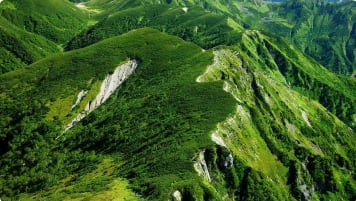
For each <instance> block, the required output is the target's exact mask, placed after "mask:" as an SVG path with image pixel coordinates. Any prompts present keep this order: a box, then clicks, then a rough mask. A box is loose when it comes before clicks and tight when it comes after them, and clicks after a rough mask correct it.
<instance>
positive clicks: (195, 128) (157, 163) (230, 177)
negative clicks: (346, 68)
mask: <svg viewBox="0 0 356 201" xmlns="http://www.w3.org/2000/svg"><path fill="white" fill-rule="evenodd" d="M9 2H12V1H6V0H5V1H4V2H2V4H3V3H9ZM19 2H20V1H19ZM53 2H57V0H55V1H52V3H53ZM109 2H112V3H111V5H112V7H110V4H109ZM160 2H161V4H162V5H158V4H157V2H155V1H123V0H116V1H106V0H91V1H89V2H87V3H85V4H83V5H85V6H88V7H87V8H86V9H82V11H80V13H81V14H78V15H79V16H82V14H83V13H84V15H88V17H89V15H90V19H86V17H83V18H82V17H79V18H78V19H79V21H80V20H83V21H82V22H83V24H81V25H79V27H81V26H83V27H82V28H78V27H73V30H72V31H73V32H71V33H70V34H69V35H68V40H67V39H66V40H67V41H68V43H66V42H65V41H64V40H63V41H64V43H65V44H66V48H65V49H64V51H63V52H62V51H58V52H56V51H54V52H53V53H50V54H48V55H40V56H38V57H37V58H36V59H35V60H33V62H29V63H30V64H29V65H27V64H22V66H17V63H16V62H17V61H18V62H23V60H22V58H20V59H19V60H14V59H12V57H9V60H10V61H13V62H14V63H13V64H15V65H14V66H15V67H16V68H7V69H8V72H4V73H3V74H0V167H1V168H0V194H1V199H2V200H5V201H6V200H72V199H87V200H98V199H99V200H125V199H128V200H345V199H346V200H347V199H349V200H353V199H354V198H356V194H355V192H356V182H355V174H354V173H355V163H356V161H355V159H354V157H353V156H354V155H355V154H356V149H355V147H356V146H355V145H356V138H355V132H354V129H355V125H356V109H355V108H356V106H355V103H356V81H355V79H354V78H352V77H348V76H346V75H342V74H335V73H332V72H331V71H329V70H328V69H326V68H325V67H324V66H323V65H322V64H320V63H318V62H317V61H316V60H315V59H314V58H312V57H311V56H307V55H305V53H304V50H303V49H300V48H299V47H298V46H297V45H295V44H293V43H291V42H290V41H289V40H288V39H286V38H284V37H282V36H280V37H279V36H275V33H274V32H272V33H269V31H267V30H263V29H262V31H261V30H256V29H247V28H246V27H247V26H248V25H249V23H250V22H251V21H248V20H247V21H246V19H247V18H245V17H246V16H244V15H242V16H239V18H237V17H234V16H233V15H230V14H226V13H227V12H230V11H229V9H225V7H224V5H226V4H223V3H219V2H220V1H219V2H217V3H216V4H214V5H213V4H212V3H213V2H212V1H204V2H205V3H206V4H204V2H199V3H198V4H199V5H197V6H192V5H193V4H196V2H194V1H189V2H182V1H160ZM224 2H225V1H224ZM296 2H297V4H298V2H299V1H296ZM42 3H43V2H42ZM100 3H102V4H100ZM225 3H226V2H225ZM228 3H231V4H233V3H235V4H236V5H237V7H232V8H238V9H242V7H241V5H243V8H248V10H249V12H253V13H255V14H256V13H257V14H258V13H260V14H261V13H266V12H269V11H270V9H271V7H270V5H269V4H268V3H264V2H261V3H260V4H259V5H258V6H256V5H255V3H251V2H249V1H244V2H230V1H229V2H228ZM288 3H290V2H286V3H278V4H274V6H277V5H286V4H288ZM65 4H66V5H69V4H68V2H67V3H65ZM148 4H150V6H149V7H146V5H148ZM4 5H5V4H4ZM8 5H9V4H8ZM33 5H43V4H33ZM143 5H145V6H143ZM209 5H210V6H213V7H214V6H215V8H216V10H214V9H213V8H211V7H210V8H208V6H209ZM236 5H235V6H236ZM302 5H303V6H306V5H304V4H302ZM340 5H341V4H340ZM350 5H352V4H350ZM72 6H74V5H71V6H70V7H71V8H72ZM204 6H205V7H204ZM341 6H342V5H341ZM0 8H1V4H0ZM38 8H39V7H38ZM232 8H231V9H232ZM333 8H334V7H333V6H331V7H330V9H331V10H333ZM1 9H2V8H1ZM93 9H94V10H93ZM303 9H304V8H303ZM303 9H302V11H303ZM62 11H63V10H62ZM222 11H224V12H226V13H225V14H222V13H223V12H222ZM245 11H247V10H245ZM7 12H10V10H8V11H7ZM14 12H15V13H11V14H9V15H8V16H14V15H16V12H20V11H18V10H17V11H14ZM21 12H24V13H23V14H21V15H23V16H27V15H28V13H26V12H27V11H26V9H23V10H21ZM73 12H79V11H78V9H76V8H74V10H73ZM39 13H41V12H39ZM53 13H55V12H53ZM42 14H43V13H42ZM40 15H41V14H40ZM40 15H39V16H40ZM293 15H294V12H293V13H291V16H293ZM30 16H31V15H30ZM37 17H38V16H37ZM252 17H253V18H248V19H249V20H251V19H256V16H252ZM257 17H263V15H258V16H257ZM272 17H273V16H272ZM165 18H167V19H168V20H165ZM2 19H3V21H4V22H7V21H8V20H7V19H5V18H4V17H0V20H2ZM64 19H65V18H64ZM273 19H277V18H273ZM265 20H266V19H265ZM65 21H66V20H63V22H61V23H65ZM170 21H171V22H170ZM8 23H9V24H11V23H10V22H8ZM88 23H89V24H88ZM90 23H92V24H91V25H90ZM251 25H253V26H259V25H258V24H251ZM253 26H252V27H253ZM283 26H284V25H283ZM303 26H304V25H303ZM9 27H10V28H11V26H9ZM85 27H87V28H85ZM6 28H7V27H6ZM12 29H13V30H19V29H18V28H16V27H15V28H12ZM44 30H45V29H44ZM49 30H51V29H49ZM80 31H81V32H80ZM282 31H283V30H282ZM79 32H80V33H79ZM0 33H1V32H0ZM73 33H75V34H73ZM76 33H77V34H76ZM20 34H29V35H30V36H34V37H35V36H37V37H39V38H40V39H39V40H43V41H47V39H46V38H44V37H43V36H39V35H41V34H39V33H36V32H27V31H26V30H24V31H23V32H22V31H21V32H20ZM45 35H46V36H48V35H47V34H45ZM74 35H76V36H74ZM70 38H71V39H70ZM8 39H9V37H8V36H7V37H5V38H4V41H5V42H8V41H9V40H8ZM18 39H19V42H20V43H23V41H22V40H20V39H21V38H20V37H18ZM58 39H59V38H58ZM69 39H70V40H69ZM295 39H297V38H295ZM298 40H299V39H298ZM61 43H62V42H61ZM64 43H63V44H64ZM51 44H53V43H51ZM54 44H55V45H59V43H58V41H57V42H56V43H54ZM352 46H353V45H352V42H350V47H352ZM7 48H8V50H7V51H13V50H14V48H12V46H11V44H10V45H8V46H7ZM31 48H32V46H31ZM31 48H27V49H26V48H25V50H26V51H28V52H29V53H31V54H34V55H36V54H39V52H38V51H37V50H35V49H36V48H34V47H33V48H32V49H31ZM333 51H334V50H333ZM336 52H337V51H336ZM6 58H7V57H6ZM11 59H12V60H11ZM134 60H135V61H139V62H140V64H139V67H138V68H137V69H136V70H135V71H133V72H132V74H131V75H130V77H129V78H128V79H126V80H122V81H120V86H119V87H118V88H115V89H114V88H112V90H109V92H110V93H108V94H110V95H108V94H107V95H108V96H105V97H108V98H107V100H106V101H105V102H103V103H102V104H101V105H100V106H99V107H97V108H96V109H95V110H93V111H91V112H90V113H88V114H86V116H85V117H84V118H82V119H80V120H79V121H78V122H76V123H75V125H73V127H71V128H70V129H69V130H66V126H67V125H68V124H69V123H70V122H72V121H73V119H75V118H76V117H77V116H78V115H81V114H82V112H83V111H85V108H86V106H87V105H88V104H89V105H90V103H91V102H96V101H95V100H96V99H97V96H98V94H99V95H100V94H101V93H100V91H103V90H101V88H102V87H103V86H107V84H106V85H105V83H108V79H109V78H112V76H114V75H116V72H117V71H118V70H125V69H124V68H123V69H121V67H122V66H123V64H126V63H127V62H129V61H134ZM6 65H7V64H6ZM118 66H121V67H119V68H118ZM125 72H126V71H125ZM120 75H121V74H120ZM114 81H115V80H114ZM116 81H118V80H116ZM103 82H104V83H103ZM115 86H116V85H115ZM104 88H105V89H108V88H110V87H104ZM101 97H104V96H101ZM63 131H66V132H63ZM58 136H60V137H58Z"/></svg>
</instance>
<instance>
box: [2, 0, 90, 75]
mask: <svg viewBox="0 0 356 201" xmlns="http://www.w3.org/2000/svg"><path fill="white" fill-rule="evenodd" d="M87 18H88V17H87V15H86V13H85V12H83V11H81V10H80V9H78V8H76V7H75V6H74V5H72V4H71V3H69V2H67V1H62V0H57V1H53V0H52V1H48V2H45V1H41V0H33V1H22V0H6V1H3V2H1V3H0V21H1V27H0V40H1V43H0V52H1V53H0V54H1V55H2V57H1V58H2V59H1V60H0V73H5V72H9V71H11V70H14V69H17V68H21V67H23V66H24V65H26V64H31V63H34V62H35V61H37V60H39V59H41V58H44V57H46V56H49V55H51V54H53V53H58V52H60V51H61V49H62V48H61V47H60V46H61V45H62V44H64V43H65V42H66V41H67V40H69V39H71V38H72V37H73V36H74V35H76V34H77V33H78V32H80V31H81V30H82V29H84V28H86V27H87V24H88V19H87Z"/></svg>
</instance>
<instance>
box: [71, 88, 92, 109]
mask: <svg viewBox="0 0 356 201" xmlns="http://www.w3.org/2000/svg"><path fill="white" fill-rule="evenodd" d="M87 93H88V91H87V90H81V91H80V92H79V94H78V96H77V100H76V101H75V103H74V105H73V106H72V110H73V108H75V107H76V106H77V105H79V103H80V101H81V100H82V99H83V97H84V96H85V95H86V94H87Z"/></svg>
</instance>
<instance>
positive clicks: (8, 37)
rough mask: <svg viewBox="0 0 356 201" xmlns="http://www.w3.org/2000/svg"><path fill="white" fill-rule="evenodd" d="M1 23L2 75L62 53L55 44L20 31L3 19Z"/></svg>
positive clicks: (0, 69) (0, 63)
mask: <svg viewBox="0 0 356 201" xmlns="http://www.w3.org/2000/svg"><path fill="white" fill-rule="evenodd" d="M0 23H1V25H2V26H1V27H0V52H1V53H0V55H1V57H0V58H1V60H0V74H2V73H6V72H9V71H12V70H14V69H17V68H21V67H23V66H24V65H25V64H31V63H33V62H34V61H37V60H39V59H41V58H44V57H46V56H48V55H50V54H53V53H55V52H59V51H60V49H59V47H57V45H56V44H55V43H53V42H51V41H49V40H48V39H46V38H44V37H42V36H39V35H36V34H33V33H29V32H27V31H25V30H23V29H20V28H18V27H16V26H14V25H13V24H12V23H10V22H9V21H7V20H6V19H4V18H3V17H0Z"/></svg>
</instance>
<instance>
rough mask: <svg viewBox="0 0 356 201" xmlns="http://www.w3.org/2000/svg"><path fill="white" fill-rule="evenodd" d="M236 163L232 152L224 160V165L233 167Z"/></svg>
mask: <svg viewBox="0 0 356 201" xmlns="http://www.w3.org/2000/svg"><path fill="white" fill-rule="evenodd" d="M233 165H234V157H232V154H231V153H230V154H229V155H228V156H227V157H226V158H225V161H224V167H226V168H232V166H233Z"/></svg>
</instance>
